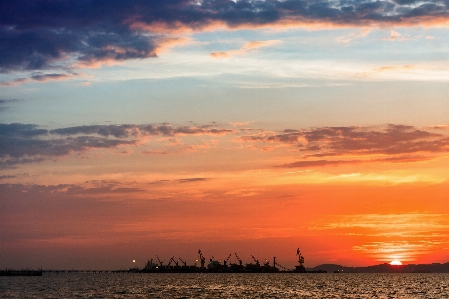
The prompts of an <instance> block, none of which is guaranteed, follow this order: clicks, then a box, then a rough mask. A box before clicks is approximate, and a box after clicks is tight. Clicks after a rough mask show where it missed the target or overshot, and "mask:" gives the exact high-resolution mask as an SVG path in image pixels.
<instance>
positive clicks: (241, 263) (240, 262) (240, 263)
mask: <svg viewBox="0 0 449 299" xmlns="http://www.w3.org/2000/svg"><path fill="white" fill-rule="evenodd" d="M234 254H235V257H236V258H237V260H238V261H239V265H240V266H241V265H243V262H242V260H241V259H240V258H239V256H238V255H237V253H234Z"/></svg>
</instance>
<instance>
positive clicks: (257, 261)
mask: <svg viewBox="0 0 449 299" xmlns="http://www.w3.org/2000/svg"><path fill="white" fill-rule="evenodd" d="M251 257H252V258H253V260H254V261H255V262H256V265H257V266H259V265H260V264H259V260H256V258H255V257H254V256H253V255H252V254H251Z"/></svg>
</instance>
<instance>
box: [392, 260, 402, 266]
mask: <svg viewBox="0 0 449 299" xmlns="http://www.w3.org/2000/svg"><path fill="white" fill-rule="evenodd" d="M390 265H393V266H400V265H402V263H401V262H400V261H398V260H394V261H391V263H390Z"/></svg>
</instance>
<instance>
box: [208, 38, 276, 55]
mask: <svg viewBox="0 0 449 299" xmlns="http://www.w3.org/2000/svg"><path fill="white" fill-rule="evenodd" d="M277 43H280V41H279V40H267V41H252V42H247V43H245V44H244V45H243V46H242V47H240V48H239V49H237V50H229V51H226V52H213V53H210V54H209V55H210V56H211V57H213V58H228V57H229V56H231V55H241V54H244V53H246V52H248V51H251V50H253V49H257V48H260V47H268V46H271V45H275V44H277Z"/></svg>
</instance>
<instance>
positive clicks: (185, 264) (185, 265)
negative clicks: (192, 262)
mask: <svg viewBox="0 0 449 299" xmlns="http://www.w3.org/2000/svg"><path fill="white" fill-rule="evenodd" d="M179 260H180V261H181V262H182V263H183V264H184V267H187V262H184V261H183V260H182V259H181V258H179Z"/></svg>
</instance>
